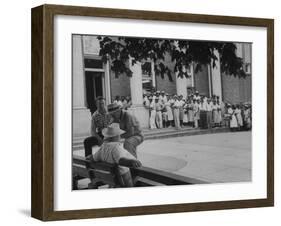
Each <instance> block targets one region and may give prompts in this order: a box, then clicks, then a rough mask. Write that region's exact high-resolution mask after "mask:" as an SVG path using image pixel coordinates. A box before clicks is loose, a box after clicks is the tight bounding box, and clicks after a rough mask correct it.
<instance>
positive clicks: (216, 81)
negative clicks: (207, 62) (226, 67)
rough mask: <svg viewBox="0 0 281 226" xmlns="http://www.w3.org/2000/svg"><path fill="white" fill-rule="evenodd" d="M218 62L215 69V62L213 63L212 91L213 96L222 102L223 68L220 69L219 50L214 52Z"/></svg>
mask: <svg viewBox="0 0 281 226" xmlns="http://www.w3.org/2000/svg"><path fill="white" fill-rule="evenodd" d="M214 53H215V55H216V57H217V58H218V60H217V61H216V66H215V67H213V62H211V79H212V91H213V95H216V96H219V97H220V101H221V100H222V99H221V98H222V85H221V67H220V56H219V52H218V51H217V50H215V51H214Z"/></svg>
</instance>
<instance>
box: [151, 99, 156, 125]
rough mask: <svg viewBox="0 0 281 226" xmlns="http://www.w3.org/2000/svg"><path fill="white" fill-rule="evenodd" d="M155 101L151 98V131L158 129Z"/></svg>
mask: <svg viewBox="0 0 281 226" xmlns="http://www.w3.org/2000/svg"><path fill="white" fill-rule="evenodd" d="M155 99H156V98H155ZM155 99H154V100H153V97H152V98H151V102H150V106H149V109H150V118H149V125H150V129H156V128H157V127H156V124H155V118H156V105H155Z"/></svg>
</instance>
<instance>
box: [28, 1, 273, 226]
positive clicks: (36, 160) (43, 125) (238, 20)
mask: <svg viewBox="0 0 281 226" xmlns="http://www.w3.org/2000/svg"><path fill="white" fill-rule="evenodd" d="M55 15H71V16H87V17H105V18H106V17H109V18H126V19H140V20H156V21H173V22H189V23H205V24H217V25H240V26H255V27H264V28H266V29H267V159H266V161H267V198H264V199H249V200H238V201H237V200H236V201H217V202H200V203H184V204H169V205H156V206H137V207H122V208H101V209H81V210H79V209H77V210H69V211H55V210H54V138H53V133H54V16H55ZM31 51H32V191H31V192H32V202H31V204H32V205H31V215H32V217H34V218H37V219H40V220H43V221H50V220H66V219H82V218H98V217H114V216H129V215H143V214H163V213H175V212H187V211H203V210H204V211H205V210H220V209H235V208H250V207H265V206H273V205H274V20H273V19H261V18H244V17H230V16H211V15H199V14H198V15H196V14H183V13H167V12H152V11H136V10H124V9H109V8H91V7H77V6H61V5H42V6H39V7H36V8H33V9H32V49H31Z"/></svg>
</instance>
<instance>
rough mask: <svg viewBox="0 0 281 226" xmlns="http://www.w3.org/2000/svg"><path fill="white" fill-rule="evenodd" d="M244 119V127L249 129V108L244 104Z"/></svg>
mask: <svg viewBox="0 0 281 226" xmlns="http://www.w3.org/2000/svg"><path fill="white" fill-rule="evenodd" d="M244 121H245V128H246V130H250V129H251V109H250V106H249V105H247V104H246V105H245V111H244Z"/></svg>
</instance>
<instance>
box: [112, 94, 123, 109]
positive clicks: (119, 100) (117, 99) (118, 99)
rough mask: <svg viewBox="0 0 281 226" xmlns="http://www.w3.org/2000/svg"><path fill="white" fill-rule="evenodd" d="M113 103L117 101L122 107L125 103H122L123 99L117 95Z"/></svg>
mask: <svg viewBox="0 0 281 226" xmlns="http://www.w3.org/2000/svg"><path fill="white" fill-rule="evenodd" d="M113 103H116V104H118V105H119V106H120V107H123V103H122V101H121V99H120V96H116V97H115V100H114V101H113Z"/></svg>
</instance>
